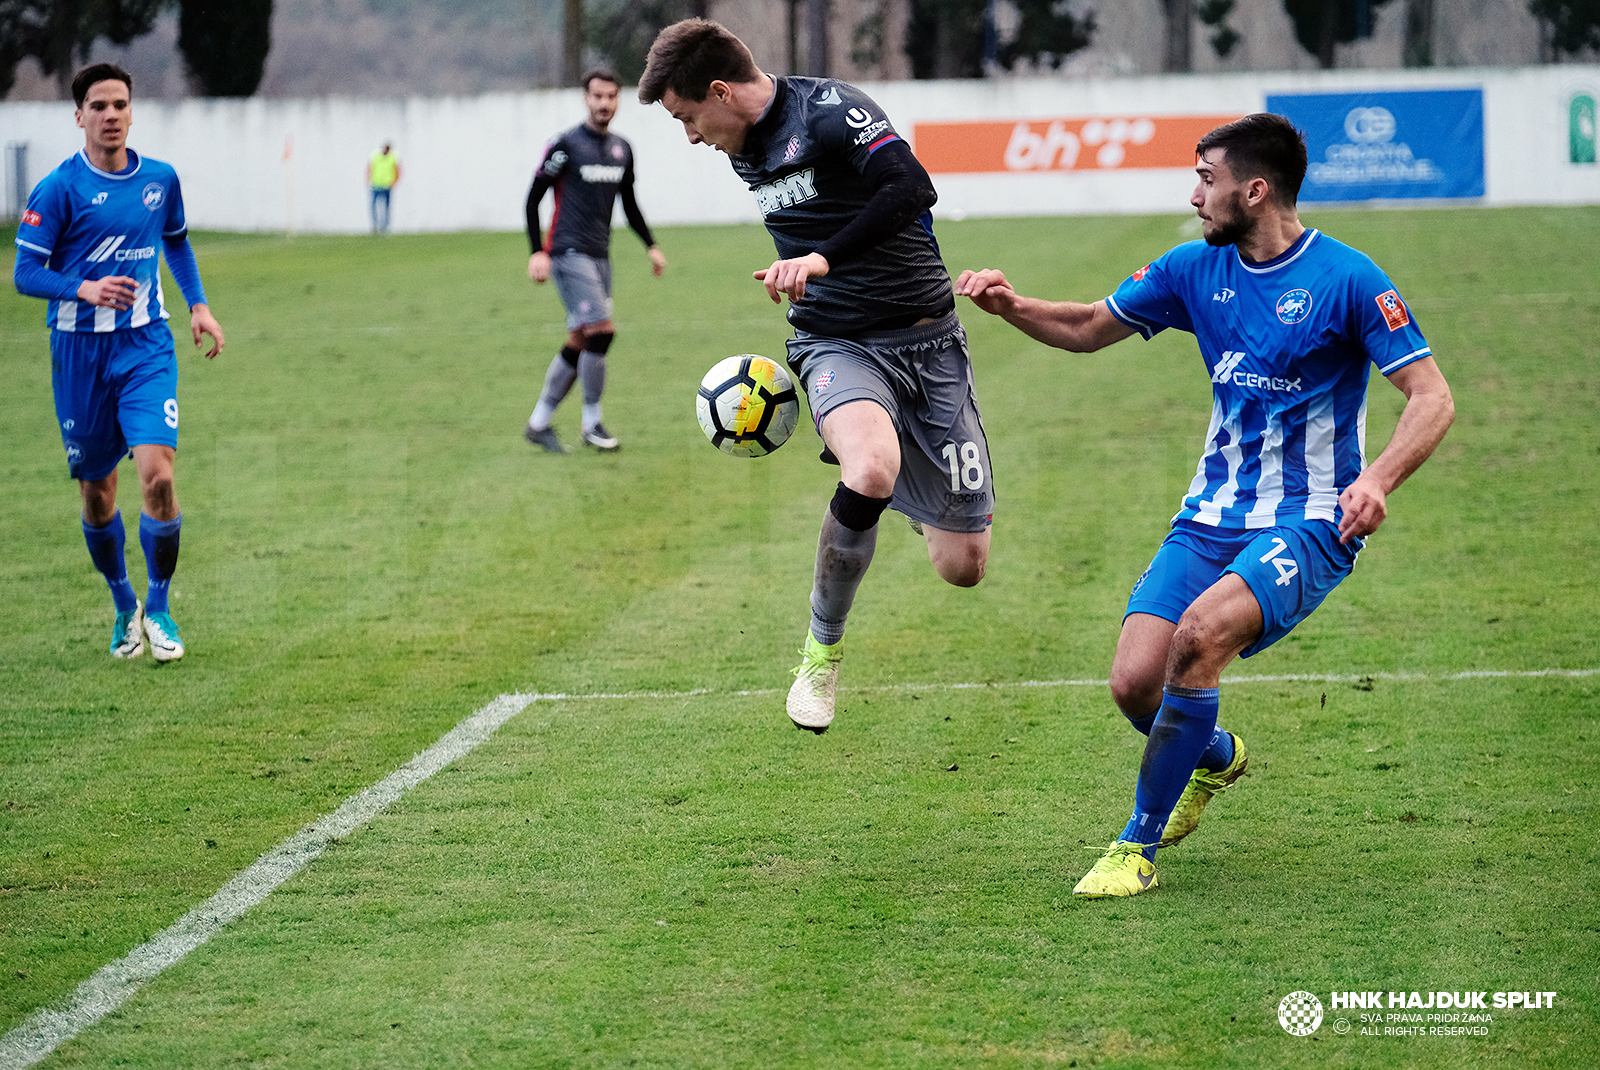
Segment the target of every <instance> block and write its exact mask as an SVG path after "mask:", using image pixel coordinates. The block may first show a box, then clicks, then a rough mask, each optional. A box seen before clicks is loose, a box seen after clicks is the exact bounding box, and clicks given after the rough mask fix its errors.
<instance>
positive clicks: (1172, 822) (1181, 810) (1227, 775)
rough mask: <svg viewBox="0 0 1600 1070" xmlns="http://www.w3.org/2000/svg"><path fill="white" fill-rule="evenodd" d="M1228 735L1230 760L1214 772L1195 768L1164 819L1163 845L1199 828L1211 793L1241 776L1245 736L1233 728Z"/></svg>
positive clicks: (1247, 756) (1245, 762) (1245, 755)
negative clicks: (1236, 732) (1236, 734)
mask: <svg viewBox="0 0 1600 1070" xmlns="http://www.w3.org/2000/svg"><path fill="white" fill-rule="evenodd" d="M1228 735H1230V736H1233V761H1231V762H1229V763H1228V765H1227V768H1225V769H1222V770H1219V771H1217V772H1212V771H1211V770H1210V769H1196V770H1195V771H1194V773H1193V774H1192V775H1191V776H1190V777H1189V783H1188V786H1187V787H1185V788H1184V789H1183V794H1182V795H1180V796H1178V804H1177V805H1176V806H1174V807H1173V808H1172V816H1171V817H1169V818H1168V819H1167V827H1166V830H1165V831H1164V832H1162V834H1161V846H1162V847H1171V846H1172V845H1173V844H1175V843H1177V842H1178V841H1179V840H1181V839H1183V838H1184V837H1185V836H1187V835H1189V833H1191V832H1193V831H1194V830H1195V829H1197V828H1199V827H1200V814H1201V813H1202V812H1203V811H1204V810H1205V808H1206V803H1208V802H1210V801H1211V798H1212V796H1214V795H1216V794H1217V793H1218V792H1219V791H1223V790H1225V789H1226V788H1228V787H1229V786H1231V785H1232V784H1233V782H1234V781H1236V780H1238V779H1239V778H1240V777H1242V776H1244V769H1245V766H1247V765H1249V764H1250V754H1249V752H1248V751H1246V750H1245V749H1244V740H1242V739H1240V738H1239V737H1238V736H1234V735H1233V733H1232V732H1229V733H1228Z"/></svg>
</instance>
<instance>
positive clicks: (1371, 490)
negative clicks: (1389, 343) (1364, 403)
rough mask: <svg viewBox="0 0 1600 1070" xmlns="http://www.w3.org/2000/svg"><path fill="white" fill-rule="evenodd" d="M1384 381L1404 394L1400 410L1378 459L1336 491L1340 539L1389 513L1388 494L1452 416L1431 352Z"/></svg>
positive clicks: (1434, 444) (1373, 526) (1370, 527)
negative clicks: (1404, 405) (1337, 492)
mask: <svg viewBox="0 0 1600 1070" xmlns="http://www.w3.org/2000/svg"><path fill="white" fill-rule="evenodd" d="M1389 381H1390V382H1391V383H1393V384H1394V385H1395V386H1396V387H1397V388H1399V390H1400V392H1401V393H1402V394H1404V395H1405V396H1406V407H1405V408H1404V409H1402V410H1400V421H1399V422H1398V423H1397V424H1395V428H1394V437H1392V438H1390V439H1389V444H1388V445H1387V446H1385V447H1384V448H1383V452H1382V453H1380V454H1378V459H1377V460H1375V461H1373V462H1372V463H1371V464H1369V465H1368V466H1367V467H1366V469H1365V470H1364V471H1362V473H1361V474H1360V475H1359V476H1357V477H1356V481H1355V482H1354V483H1352V484H1350V485H1349V486H1348V487H1346V488H1345V489H1344V493H1343V494H1341V495H1339V507H1340V508H1341V509H1343V510H1344V513H1343V515H1342V516H1341V517H1340V519H1339V541H1340V542H1342V543H1348V542H1349V541H1350V540H1351V539H1356V538H1361V537H1363V536H1367V535H1371V534H1372V533H1373V532H1374V531H1377V530H1378V525H1380V524H1382V523H1383V521H1384V518H1385V517H1387V516H1388V515H1389V506H1388V498H1389V495H1390V494H1391V493H1392V492H1393V491H1394V489H1395V488H1396V487H1398V486H1399V485H1400V484H1402V483H1404V482H1405V481H1406V479H1407V477H1409V476H1410V475H1411V473H1412V472H1415V471H1416V470H1417V469H1418V468H1421V467H1422V462H1423V461H1426V460H1427V459H1428V458H1429V457H1431V456H1432V455H1433V451H1434V450H1435V449H1437V448H1438V446H1439V443H1440V442H1442V441H1443V440H1444V433H1445V432H1446V431H1448V430H1450V425H1451V424H1452V423H1454V422H1455V418H1456V403H1455V399H1454V398H1452V397H1451V395H1450V384H1449V383H1447V382H1445V379H1444V373H1443V372H1441V371H1440V370H1439V365H1438V364H1436V363H1435V362H1434V359H1433V358H1432V357H1423V358H1422V359H1421V360H1419V361H1415V362H1413V363H1411V364H1407V365H1406V366H1405V367H1404V368H1401V369H1400V370H1399V371H1397V372H1395V373H1393V374H1392V375H1390V376H1389Z"/></svg>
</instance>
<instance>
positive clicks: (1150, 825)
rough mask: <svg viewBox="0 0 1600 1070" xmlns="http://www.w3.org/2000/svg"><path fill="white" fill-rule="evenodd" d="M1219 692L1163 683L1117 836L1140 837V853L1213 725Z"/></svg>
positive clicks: (1161, 826) (1161, 824) (1149, 851)
mask: <svg viewBox="0 0 1600 1070" xmlns="http://www.w3.org/2000/svg"><path fill="white" fill-rule="evenodd" d="M1220 705H1221V695H1220V692H1219V691H1218V690H1217V689H1216V688H1214V687H1210V688H1190V687H1181V688H1180V687H1168V688H1166V689H1165V693H1164V699H1163V701H1162V704H1161V712H1160V713H1158V714H1157V715H1156V723H1155V725H1154V726H1153V727H1152V728H1151V729H1150V741H1149V742H1148V743H1146V744H1145V748H1144V760H1143V761H1141V762H1140V763H1139V784H1138V786H1137V787H1136V788H1135V789H1134V792H1133V816H1132V817H1130V818H1129V819H1128V824H1127V827H1126V828H1124V829H1123V830H1122V835H1121V836H1119V837H1118V839H1123V840H1128V841H1130V842H1132V843H1144V844H1150V845H1151V846H1149V847H1146V848H1145V851H1144V855H1145V857H1146V858H1153V857H1154V856H1155V853H1156V849H1155V846H1154V845H1155V844H1156V843H1157V842H1159V841H1160V839H1161V833H1162V831H1163V830H1165V829H1166V827H1167V818H1169V817H1171V816H1172V808H1173V807H1174V806H1176V805H1177V804H1178V798H1179V797H1180V796H1181V795H1182V794H1183V789H1184V788H1185V787H1187V786H1188V784H1189V776H1190V774H1192V773H1193V772H1194V771H1195V767H1196V765H1197V764H1198V763H1199V761H1200V755H1201V754H1202V753H1203V752H1204V751H1205V749H1206V747H1207V745H1208V744H1209V743H1210V741H1211V736H1212V734H1213V733H1214V732H1215V731H1216V728H1217V710H1218V707H1219V706H1220Z"/></svg>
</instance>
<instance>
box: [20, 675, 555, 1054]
mask: <svg viewBox="0 0 1600 1070" xmlns="http://www.w3.org/2000/svg"><path fill="white" fill-rule="evenodd" d="M535 697H536V696H532V695H501V696H500V697H499V698H497V699H495V700H494V701H493V702H491V703H489V704H488V705H487V706H485V707H484V708H483V709H481V710H479V711H478V712H477V713H474V714H473V715H472V716H471V717H468V718H467V719H466V720H464V721H462V722H461V723H460V724H458V725H456V726H455V727H454V728H452V729H451V730H450V731H449V732H446V733H445V734H444V735H443V736H441V737H440V738H439V741H438V742H437V743H435V744H434V745H433V746H431V747H429V748H428V749H427V750H425V751H423V752H422V753H421V754H419V755H417V756H416V757H415V758H413V759H411V761H409V762H407V763H406V764H405V765H403V766H401V767H400V768H399V769H397V770H395V771H394V772H393V773H390V774H389V775H388V776H387V777H385V778H384V779H382V780H380V781H378V783H376V784H374V785H372V786H371V787H370V788H368V789H366V790H365V791H363V792H361V793H360V794H357V795H352V796H351V797H350V798H349V799H346V800H345V803H344V805H343V806H341V807H339V809H338V810H336V811H334V812H333V813H332V814H330V815H329V816H327V817H324V818H320V819H318V820H317V821H314V822H312V823H311V824H310V825H307V826H306V827H305V828H303V829H301V830H300V831H299V832H297V833H295V834H294V835H293V836H290V837H289V838H288V839H287V840H284V841H283V842H282V843H280V844H279V845H278V846H276V847H274V848H273V849H272V850H270V851H268V852H267V853H266V854H264V855H262V856H261V857H260V858H258V859H256V861H255V864H254V865H252V866H250V868H248V869H246V870H245V871H244V872H242V873H240V874H239V875H238V876H237V877H234V878H233V879H232V880H231V881H229V882H228V883H227V884H225V885H223V886H222V889H221V890H220V891H218V892H217V894H216V895H214V896H212V897H211V898H210V899H207V900H206V901H205V902H204V903H201V904H200V905H199V906H197V907H195V908H194V909H193V910H191V911H189V913H187V914H185V915H184V916H183V917H181V918H179V919H178V920H177V921H176V922H175V923H173V924H172V925H171V926H170V927H168V928H167V929H164V930H163V931H161V932H159V933H157V934H156V935H155V936H154V937H152V938H151V940H150V941H149V942H148V943H146V944H144V945H142V946H140V947H136V948H134V949H133V950H132V951H131V952H129V953H128V954H127V955H126V956H125V957H123V958H120V959H118V960H117V961H116V962H113V963H110V964H109V965H106V966H102V967H101V968H100V969H99V970H96V971H95V973H94V976H92V977H90V978H89V979H88V980H87V981H85V982H83V984H81V985H79V986H78V989H77V991H76V992H74V993H73V994H72V996H71V997H69V998H68V999H67V1000H66V1001H65V1002H64V1003H62V1004H61V1005H59V1006H56V1007H51V1008H47V1009H45V1010H42V1011H39V1012H37V1013H35V1014H34V1015H33V1016H32V1017H30V1018H28V1019H27V1020H26V1021H24V1022H23V1023H22V1024H21V1025H19V1026H17V1027H16V1028H15V1029H13V1030H11V1032H9V1033H7V1034H6V1035H5V1036H4V1037H0V1068H3V1070H22V1068H23V1067H27V1066H32V1065H33V1064H34V1063H37V1062H39V1061H40V1060H41V1059H43V1058H44V1057H45V1056H47V1055H49V1054H50V1053H51V1052H52V1051H54V1050H55V1049H56V1048H57V1047H59V1046H60V1045H62V1044H64V1043H66V1042H67V1041H68V1040H71V1039H72V1038H73V1037H75V1036H77V1035H78V1034H79V1033H81V1032H82V1031H83V1030H85V1029H87V1028H88V1027H89V1026H91V1025H93V1024H94V1023H96V1022H98V1021H99V1020H100V1019H101V1018H104V1017H105V1016H106V1015H108V1014H110V1013H111V1012H112V1011H115V1010H116V1009H117V1008H118V1007H120V1006H122V1004H123V1003H124V1002H126V1001H127V1000H128V998H129V997H131V996H132V995H133V994H134V993H135V992H137V991H138V990H139V989H140V988H141V987H143V985H144V984H145V982H147V981H150V980H152V979H153V978H155V977H156V976H157V975H158V974H160V973H161V971H163V970H165V969H166V968H167V967H168V966H171V965H173V964H175V963H177V962H178V961H180V960H181V959H182V958H183V957H184V956H185V955H187V954H188V953H189V952H191V951H193V950H194V949H195V948H197V947H199V946H200V945H201V944H204V943H205V942H206V941H207V940H210V939H211V938H212V937H213V936H215V935H216V934H217V933H218V932H219V931H220V930H221V929H222V927H223V926H224V925H226V924H228V922H230V921H232V920H233V919H234V918H237V917H238V916H239V915H241V914H243V913H244V912H245V911H247V910H249V909H250V908H251V907H253V906H255V905H256V904H257V903H259V902H261V901H262V900H263V899H265V898H266V897H267V896H268V895H270V894H271V893H272V891H273V889H275V888H277V887H278V885H280V884H282V883H283V882H284V881H286V880H288V879H289V878H290V877H292V876H294V875H295V874H296V873H299V872H300V871H301V870H302V869H304V868H305V867H306V865H307V864H308V863H310V862H311V860H312V859H314V858H316V857H317V856H318V855H320V854H321V853H322V851H323V849H324V848H326V847H327V846H328V843H329V842H330V841H332V840H336V839H338V838H339V837H341V836H348V835H349V834H350V833H352V832H354V831H355V830H356V829H357V828H359V827H360V826H362V825H364V824H366V823H367V822H368V821H370V820H372V819H373V818H374V817H375V816H377V814H378V813H379V812H380V811H382V810H383V809H384V808H385V807H387V806H388V805H389V804H390V803H392V802H394V801H395V800H396V799H398V798H399V797H400V796H401V795H402V794H404V793H405V792H406V791H407V790H409V789H411V788H413V787H415V786H417V785H418V784H420V783H422V782H423V781H424V780H427V779H428V778H429V777H431V776H433V774H435V773H437V772H438V771H439V770H441V769H443V768H444V767H445V766H447V765H449V764H450V763H451V762H453V761H455V760H456V759H457V758H460V757H461V756H462V755H464V754H467V753H469V752H471V751H472V750H473V749H474V748H476V747H477V746H478V745H479V744H480V743H482V742H484V741H485V740H487V739H488V738H489V737H490V736H491V735H493V734H494V732H495V730H496V729H498V728H499V727H500V726H501V725H503V724H505V723H506V722H507V721H509V720H510V719H511V718H512V717H515V716H516V715H517V714H519V713H521V712H522V710H523V709H524V708H525V707H526V706H527V705H528V703H530V702H532V701H533V699H534V698H535Z"/></svg>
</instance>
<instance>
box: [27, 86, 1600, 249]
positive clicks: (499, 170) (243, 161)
mask: <svg viewBox="0 0 1600 1070" xmlns="http://www.w3.org/2000/svg"><path fill="white" fill-rule="evenodd" d="M1473 87H1482V89H1483V91H1484V124H1485V140H1486V161H1485V163H1486V171H1487V173H1486V195H1485V197H1484V200H1483V202H1482V203H1485V204H1489V205H1511V204H1593V203H1600V167H1597V166H1596V165H1592V164H1591V165H1573V164H1571V163H1570V162H1569V160H1568V125H1567V123H1568V118H1567V102H1568V100H1569V99H1570V97H1571V95H1572V94H1573V93H1574V92H1577V91H1582V92H1587V93H1589V94H1590V95H1592V96H1594V97H1596V99H1600V66H1576V65H1573V66H1550V67H1526V68H1453V69H1446V70H1427V71H1316V72H1297V73H1281V74H1261V73H1252V74H1242V75H1208V76H1198V75H1191V76H1169V77H1155V78H1125V79H1107V80H1098V81H1086V82H1066V81H1058V80H1050V79H1033V80H1016V81H1014V80H996V81H981V82H893V83H877V84H869V85H865V86H864V88H866V89H867V91H868V92H870V93H871V94H872V95H873V96H874V97H875V98H876V99H877V101H878V102H879V103H880V104H881V105H883V107H884V109H885V110H886V111H887V113H888V115H889V117H890V118H891V119H892V120H893V122H894V124H895V126H896V128H897V129H898V130H900V131H901V132H902V133H903V134H905V135H907V136H908V137H909V136H910V134H911V131H912V127H913V126H914V125H915V124H916V123H918V122H936V121H949V120H976V119H1028V118H1035V119H1045V118H1053V117H1063V116H1076V117H1086V116H1096V115H1104V116H1123V117H1128V116H1132V115H1135V114H1151V115H1165V116H1178V115H1219V114H1229V113H1237V114H1245V113H1247V112H1253V111H1260V110H1262V108H1263V107H1264V104H1265V99H1266V96H1267V94H1268V93H1279V92H1354V91H1363V90H1366V91H1383V90H1391V89H1420V88H1438V89H1447V88H1473ZM583 114H584V113H583V108H582V103H581V99H580V96H579V93H578V91H577V90H547V91H540V92H528V93H517V94H491V95H487V96H481V97H460V98H442V99H422V98H413V99H408V100H353V99H325V100H306V101H265V100H253V99H252V100H194V101H184V102H178V103H163V102H157V101H139V100H138V99H137V98H135V104H134V125H133V130H132V136H131V138H130V144H132V146H133V147H134V148H135V149H137V150H139V151H140V152H142V153H145V154H147V155H149V156H152V157H155V158H157V159H163V160H166V161H168V162H170V163H172V164H173V165H175V166H176V167H177V169H178V173H179V175H180V176H181V178H182V181H183V192H184V200H185V204H186V206H187V209H188V216H189V223H190V225H191V226H193V227H196V228H200V229H216V230H246V231H251V230H255V231H285V230H292V231H299V232H353V231H362V230H365V229H366V227H367V193H366V184H365V181H364V169H365V166H366V160H367V157H368V155H369V154H370V153H371V152H372V151H373V149H374V148H376V147H377V145H378V144H379V143H380V142H382V141H384V140H389V141H392V142H393V143H394V145H395V148H396V150H397V151H398V152H399V154H400V158H401V162H402V166H403V168H404V172H403V177H402V179H401V183H400V185H399V187H398V188H397V189H396V191H395V194H394V228H395V229H396V230H402V231H452V230H520V229H522V226H523V203H524V200H525V198H526V196H527V191H528V185H529V182H530V181H531V176H532V173H533V169H534V166H535V165H536V164H537V162H538V159H539V156H540V152H541V149H542V148H543V146H544V143H545V141H546V139H548V138H549V137H550V136H551V135H553V134H554V133H556V132H557V131H560V130H562V129H565V128H566V127H568V126H571V125H573V124H574V123H576V122H578V121H579V120H581V119H582V118H583ZM613 129H614V130H615V131H616V132H617V133H620V134H622V135H624V136H625V137H627V138H628V139H629V140H630V141H632V142H633V145H634V150H635V154H636V157H637V161H638V169H639V185H638V196H639V202H640V205H641V206H642V208H643V209H644V212H645V217H646V218H647V219H649V220H650V222H651V223H652V224H666V223H729V222H754V221H757V220H758V215H757V213H756V209H755V204H754V201H753V199H752V198H751V196H750V194H749V192H748V191H746V190H745V188H744V187H743V185H742V184H741V183H740V182H739V181H738V180H737V179H736V178H735V177H734V175H733V172H732V170H731V169H730V168H729V167H728V164H727V162H726V161H725V160H724V159H722V158H721V156H720V154H718V153H715V152H713V151H711V150H709V149H707V148H705V147H704V146H691V145H689V144H688V143H687V142H686V141H685V139H684V136H683V130H682V127H681V126H680V125H679V124H678V123H677V122H675V121H674V120H672V119H671V117H670V116H668V115H667V114H666V113H665V112H664V111H663V110H662V109H661V108H660V106H654V107H649V108H646V107H642V106H641V105H639V104H638V103H637V102H636V99H635V98H634V96H633V91H632V90H628V89H625V90H624V91H623V107H622V110H621V113H620V114H619V116H618V118H617V119H616V121H615V122H614V124H613ZM16 142H26V143H27V145H28V169H27V175H26V181H27V183H28V185H29V186H31V185H32V184H33V183H36V182H38V181H39V179H40V178H42V177H43V176H44V175H45V174H46V173H47V172H48V171H49V170H50V169H51V168H53V167H54V166H55V165H56V164H58V163H59V162H60V161H61V160H63V159H65V158H66V157H67V156H70V155H71V154H72V153H73V152H75V151H76V150H77V149H79V148H81V147H82V145H83V135H82V133H81V131H79V130H78V128H77V126H76V125H75V124H74V122H73V117H72V107H71V105H70V104H62V103H21V104H0V145H10V144H13V143H16ZM6 169H7V173H6V174H5V175H4V181H5V191H6V192H5V201H4V203H5V207H6V209H7V210H8V212H9V213H10V214H11V215H13V216H14V215H16V214H17V211H18V209H17V206H16V205H15V204H14V203H13V201H14V194H13V193H12V192H11V190H12V189H13V188H14V179H13V176H12V175H11V173H10V154H9V153H7V161H6ZM1193 181H1194V177H1193V174H1192V172H1191V171H1189V170H1188V169H1187V168H1173V169H1170V170H1167V169H1162V170H1144V171H1126V170H1124V171H1072V172H1055V173H1034V174H986V175H936V176H935V182H936V184H937V185H938V187H939V193H940V200H939V205H938V207H937V208H936V209H935V213H936V214H937V215H941V216H950V215H952V214H957V213H960V214H965V215H969V216H1002V215H1060V214H1082V213H1126V212H1165V211H1172V212H1184V211H1187V210H1188V209H1187V202H1188V197H1189V193H1190V190H1191V189H1192V188H1193ZM545 208H546V211H547V212H548V208H549V200H548V198H547V199H546V204H545ZM619 216H620V211H619Z"/></svg>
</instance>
